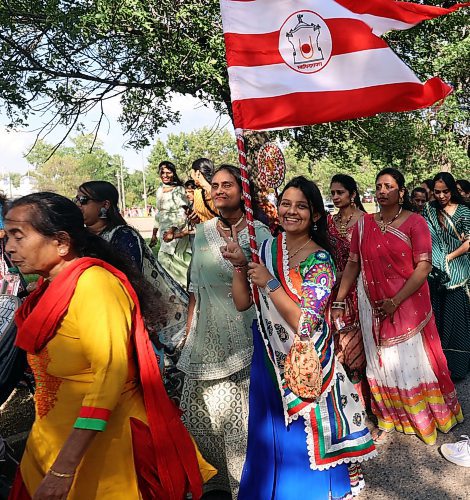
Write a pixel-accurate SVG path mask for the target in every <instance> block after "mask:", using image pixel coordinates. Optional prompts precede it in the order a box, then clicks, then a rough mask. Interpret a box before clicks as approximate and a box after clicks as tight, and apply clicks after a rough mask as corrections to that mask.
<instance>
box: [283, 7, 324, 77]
mask: <svg viewBox="0 0 470 500" xmlns="http://www.w3.org/2000/svg"><path fill="white" fill-rule="evenodd" d="M332 46H333V44H332V40H331V33H330V30H329V29H328V26H327V24H326V23H325V21H324V20H323V18H321V17H320V16H319V15H318V14H316V13H315V12H313V11H311V10H300V11H298V12H294V14H292V15H291V16H289V17H288V18H287V19H286V20H285V21H284V24H283V25H282V27H281V30H280V32H279V52H280V53H281V56H282V58H283V59H284V62H285V63H286V64H287V65H288V66H289V67H291V68H292V69H294V70H295V71H299V72H300V73H316V72H317V71H320V70H322V69H323V68H324V67H325V66H326V65H327V64H328V62H329V60H330V57H331V50H332Z"/></svg>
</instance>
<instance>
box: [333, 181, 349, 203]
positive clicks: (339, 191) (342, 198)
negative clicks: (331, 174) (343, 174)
mask: <svg viewBox="0 0 470 500" xmlns="http://www.w3.org/2000/svg"><path fill="white" fill-rule="evenodd" d="M330 191H331V201H332V202H333V203H334V205H335V207H336V208H346V207H349V205H350V204H351V198H352V195H351V194H350V193H349V191H348V190H347V189H346V188H345V187H344V186H343V185H342V184H340V183H339V182H332V183H331V186H330Z"/></svg>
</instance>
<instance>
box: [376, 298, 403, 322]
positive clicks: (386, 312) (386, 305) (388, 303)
mask: <svg viewBox="0 0 470 500" xmlns="http://www.w3.org/2000/svg"><path fill="white" fill-rule="evenodd" d="M376 304H377V306H378V309H379V315H380V317H381V319H385V317H386V316H389V317H390V321H391V322H392V323H393V315H394V314H395V311H396V310H397V309H398V305H394V304H393V302H392V299H383V300H378V301H377V302H376Z"/></svg>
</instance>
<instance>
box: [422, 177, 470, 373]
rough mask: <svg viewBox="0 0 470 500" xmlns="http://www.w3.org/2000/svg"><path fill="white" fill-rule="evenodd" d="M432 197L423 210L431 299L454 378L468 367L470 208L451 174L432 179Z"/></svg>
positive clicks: (469, 364)
mask: <svg viewBox="0 0 470 500" xmlns="http://www.w3.org/2000/svg"><path fill="white" fill-rule="evenodd" d="M433 182H434V189H433V193H434V198H435V199H434V201H432V202H430V203H428V204H427V205H426V207H425V208H424V210H423V216H424V217H425V219H426V221H427V223H428V226H429V230H430V231H431V237H432V265H433V272H432V273H431V277H430V280H429V284H430V288H431V300H432V306H433V309H434V315H435V317H436V323H437V329H438V330H439V335H440V337H441V343H442V348H443V349H444V353H445V355H446V358H447V363H448V365H449V369H450V372H451V375H452V378H453V379H454V380H457V379H462V378H464V377H465V376H466V375H467V373H468V372H469V371H470V335H469V330H468V325H470V287H469V285H470V255H469V253H468V252H469V247H470V208H469V207H468V204H467V203H465V201H464V200H463V198H462V197H461V196H460V194H459V192H458V190H457V185H456V182H455V179H454V177H453V176H452V174H450V173H448V172H440V173H439V174H437V175H436V176H435V177H434V179H433Z"/></svg>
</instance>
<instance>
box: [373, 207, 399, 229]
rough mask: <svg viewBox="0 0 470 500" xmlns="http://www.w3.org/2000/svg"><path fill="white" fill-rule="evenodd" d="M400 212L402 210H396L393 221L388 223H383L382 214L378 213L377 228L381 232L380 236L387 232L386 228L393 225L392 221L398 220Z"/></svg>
mask: <svg viewBox="0 0 470 500" xmlns="http://www.w3.org/2000/svg"><path fill="white" fill-rule="evenodd" d="M402 210H403V208H402V207H400V210H398V213H397V214H395V217H393V219H391V220H389V221H388V222H384V219H383V217H382V212H379V217H380V222H379V227H380V230H381V231H382V234H385V233H386V232H387V228H388V227H389V226H390V225H391V224H392V223H393V221H396V220H397V219H398V217H399V216H400V214H401V212H402Z"/></svg>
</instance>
